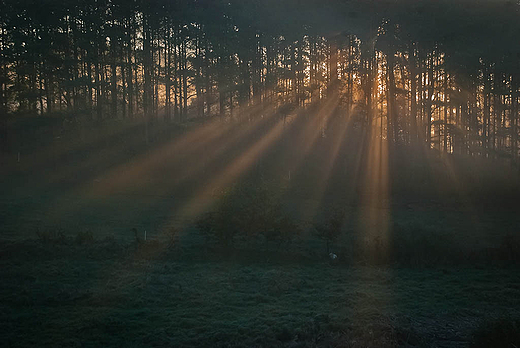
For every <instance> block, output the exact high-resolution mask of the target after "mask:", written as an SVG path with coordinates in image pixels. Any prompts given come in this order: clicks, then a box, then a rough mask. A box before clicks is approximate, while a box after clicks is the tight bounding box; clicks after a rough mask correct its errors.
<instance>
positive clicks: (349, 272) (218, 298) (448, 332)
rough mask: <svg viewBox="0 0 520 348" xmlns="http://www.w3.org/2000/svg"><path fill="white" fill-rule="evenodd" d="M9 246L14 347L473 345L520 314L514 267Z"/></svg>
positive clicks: (148, 247)
mask: <svg viewBox="0 0 520 348" xmlns="http://www.w3.org/2000/svg"><path fill="white" fill-rule="evenodd" d="M0 256H1V258H0V278H1V279H2V283H1V284H2V285H1V286H0V303H1V306H0V325H1V327H2V330H1V331H2V333H1V334H0V335H1V337H0V340H1V342H2V345H3V346H6V347H29V346H34V347H50V346H53V347H58V346H59V347H97V346H104V347H120V346H131V347H132V346H135V347H142V346H148V347H149V346H157V347H161V346H162V347H164V346H170V347H331V346H332V347H396V346H419V347H465V346H468V345H469V344H470V342H471V340H472V338H473V332H474V331H475V330H476V329H477V328H478V327H479V325H481V324H482V323H486V322H488V321H492V320H495V319H497V318H515V317H518V315H519V314H520V313H519V309H520V272H518V271H517V270H511V269H493V268H486V269H474V268H450V269H441V268H412V269H411V268H392V267H384V268H377V267H363V266H357V267H342V266H338V265H336V266H334V265H330V264H328V263H326V262H325V263H303V262H283V263H279V262H268V263H259V262H253V263H248V262H240V261H237V260H234V261H230V260H226V259H221V257H219V256H218V255H215V256H214V257H212V256H208V255H205V256H203V257H201V256H200V255H196V254H193V255H192V254H182V252H181V251H179V250H177V249H175V248H173V249H170V248H167V249H164V248H161V247H159V246H158V245H156V244H154V243H148V244H141V245H139V246H138V245H135V244H128V245H121V244H117V243H115V242H114V241H110V240H108V241H100V242H94V243H92V244H87V245H82V246H78V245H76V244H75V243H69V244H66V245H64V244H53V243H50V244H42V243H40V242H24V243H2V245H1V249H0ZM497 343H500V342H497ZM504 347H505V345H504ZM508 347H509V346H508Z"/></svg>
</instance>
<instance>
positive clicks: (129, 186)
mask: <svg viewBox="0 0 520 348" xmlns="http://www.w3.org/2000/svg"><path fill="white" fill-rule="evenodd" d="M136 127H137V128H136ZM115 128H116V129H118V130H119V129H120V128H121V127H120V125H119V124H117V125H115ZM211 131H212V129H209V130H207V133H208V134H211ZM121 132H122V133H124V132H123V130H121ZM172 132H173V133H175V132H177V133H180V135H175V134H174V135H171V134H168V135H167V136H166V137H165V138H164V139H163V140H160V141H159V140H157V142H156V143H155V144H154V143H152V144H150V145H148V143H147V142H145V141H144V139H143V137H142V134H141V131H140V128H139V127H138V126H135V127H134V126H128V130H127V133H128V134H126V135H125V134H123V135H121V137H122V138H121V137H115V139H114V135H113V133H114V132H113V131H110V132H108V135H106V134H104V133H103V132H102V131H101V130H98V129H93V130H92V133H90V135H88V136H85V138H81V137H79V136H78V137H74V136H71V137H70V138H71V139H69V140H64V139H61V140H59V141H56V142H54V143H52V144H51V145H48V146H44V147H42V149H36V150H35V149H33V150H32V152H31V151H26V152H22V154H21V156H20V158H18V154H17V151H16V149H14V150H13V149H11V150H12V151H10V152H6V153H3V154H2V155H1V160H2V163H3V164H5V165H4V166H2V167H1V168H0V179H1V181H0V182H1V184H0V189H1V192H2V194H1V195H0V279H1V281H0V327H1V328H2V329H1V330H0V342H1V344H0V345H2V346H7V347H22V346H23V347H27V346H35V347H36V346H37V347H46V346H53V347H56V346H60V347H66V346H70V347H88V346H92V347H99V346H104V347H120V346H136V347H142V346H161V347H164V346H172V347H190V346H191V347H201V346H202V347H204V346H207V347H215V346H217V347H218V346H221V347H395V346H405V347H406V346H415V347H466V346H469V345H470V344H471V341H472V339H473V337H474V332H475V330H477V329H478V328H479V327H482V326H484V327H486V326H487V325H488V324H487V323H490V322H493V321H494V320H496V319H503V320H506V321H507V320H510V319H511V320H514V319H517V318H519V317H520V313H519V312H520V272H519V270H518V264H519V261H520V258H519V255H520V253H519V250H520V243H519V239H518V226H519V224H520V214H518V213H517V211H518V203H517V202H516V201H517V197H516V198H514V197H513V200H511V199H510V198H511V197H509V199H510V200H505V199H502V198H503V197H502V196H498V195H495V196H486V198H485V199H482V198H478V199H474V197H464V195H463V194H461V192H462V191H461V192H451V193H449V194H447V195H446V194H445V195H444V196H437V197H435V198H432V197H431V196H429V195H426V194H424V192H426V193H427V191H424V192H422V191H421V192H419V194H417V195H415V196H410V195H405V194H402V195H399V194H398V193H395V192H394V194H393V196H392V197H387V198H388V199H385V200H382V199H379V197H376V199H374V200H373V201H368V202H367V201H364V198H363V197H361V198H359V197H358V199H357V200H355V199H354V200H353V199H351V198H352V196H357V193H356V190H355V187H354V186H352V185H351V186H349V182H348V180H345V178H344V177H343V175H351V174H349V173H352V172H355V171H354V170H350V169H349V171H345V170H344V168H342V167H341V168H340V167H338V168H336V169H337V170H336V169H335V171H331V173H332V174H330V173H329V174H330V175H329V178H326V179H323V178H322V177H321V176H320V175H321V174H324V172H323V171H322V170H321V171H320V169H323V166H321V165H319V161H318V162H316V163H318V164H315V165H314V164H313V159H312V158H311V159H310V160H306V161H304V162H303V163H304V164H301V166H306V167H304V168H303V169H300V170H299V172H298V173H299V174H298V173H297V172H296V171H295V170H293V171H291V172H289V173H291V175H289V176H287V175H286V172H283V173H282V175H278V174H279V173H278V172H277V170H278V168H280V166H279V162H277V161H278V160H279V161H282V163H286V162H287V161H288V160H287V159H286V158H284V157H283V156H281V157H280V158H276V159H275V160H273V162H272V163H273V164H272V168H271V169H272V173H275V174H276V175H275V174H273V176H272V177H273V178H275V179H273V181H276V180H278V183H279V184H280V185H279V186H278V187H281V189H282V190H283V192H285V193H286V194H285V193H284V195H283V196H282V197H281V204H282V206H283V207H284V209H285V212H286V213H287V214H288V216H291V217H293V218H295V219H296V220H297V221H298V222H299V223H300V224H302V225H304V226H303V227H302V231H301V234H300V235H298V238H296V239H295V240H294V241H293V242H292V244H290V245H289V244H287V245H285V244H284V245H281V244H280V243H276V242H272V243H271V245H267V244H266V243H264V242H262V241H261V239H260V240H259V241H258V240H254V241H253V242H250V241H248V240H245V241H242V242H241V243H242V244H240V241H237V243H236V244H235V245H231V246H228V249H225V250H222V249H219V247H218V246H217V245H213V244H210V243H208V241H207V240H206V239H205V238H203V236H201V235H200V231H197V229H196V227H195V226H196V224H194V219H195V218H196V217H197V214H198V213H202V212H203V211H204V210H205V209H212V204H214V203H215V202H216V201H218V199H219V197H220V196H221V195H222V194H223V192H224V190H225V189H227V188H228V187H230V186H232V185H233V184H234V181H238V179H239V178H241V177H247V175H249V174H250V173H247V171H244V172H240V170H238V169H240V166H238V167H237V163H238V164H240V163H244V161H245V163H247V164H248V165H249V166H250V167H251V168H249V169H252V171H253V172H254V173H253V174H251V175H250V176H249V177H250V178H251V177H256V178H257V177H260V180H259V181H260V182H265V179H264V173H269V163H270V162H269V160H268V159H269V158H267V159H263V160H261V161H260V160H259V161H258V162H259V163H254V162H251V163H250V162H248V159H247V158H243V157H242V156H241V152H240V150H241V149H242V147H244V148H248V146H246V145H247V144H245V145H244V144H242V145H243V146H242V145H241V143H240V142H238V143H237V144H233V146H229V151H230V154H227V155H223V156H220V157H219V156H217V155H219V154H222V153H224V154H225V153H226V151H227V150H226V151H225V149H221V148H220V147H218V146H215V147H214V148H211V149H212V150H213V151H215V153H214V156H215V158H209V159H208V158H205V157H204V156H203V155H204V154H205V153H207V151H208V148H210V145H211V144H210V145H207V147H203V146H202V147H201V146H199V147H198V148H196V149H193V151H192V152H190V150H192V148H194V146H188V145H190V144H188V143H189V142H190V141H192V140H193V139H192V138H193V137H192V135H193V134H195V135H197V134H198V133H197V132H198V131H197V129H195V130H193V131H192V132H186V131H185V130H182V129H181V130H178V129H177V128H175V129H174V130H173V131H172ZM208 134H206V133H204V136H208ZM245 134H246V135H248V134H247V133H245ZM241 136H244V134H242V133H241V131H240V132H239V133H238V135H237V136H236V137H235V138H237V139H238V140H240V138H241ZM158 137H159V138H160V134H159V135H158ZM223 137H224V138H225V137H226V136H223ZM244 137H245V136H244ZM13 138H16V137H14V136H13ZM246 138H247V137H246ZM233 139H234V138H233ZM260 139H261V137H260ZM196 140H200V139H198V138H197V139H196ZM238 140H237V141H238ZM240 141H242V140H240ZM284 141H285V140H284ZM187 142H188V143H187ZM286 142H287V143H291V141H289V140H287V141H286ZM253 143H254V141H253ZM317 146H318V147H319V146H325V147H324V148H323V149H322V148H317V150H316V158H318V159H319V157H320V156H319V155H320V153H328V152H327V151H326V150H327V148H326V146H327V145H326V144H321V145H319V144H318V145H317ZM35 147H36V146H35ZM346 147H347V148H348V146H346ZM252 148H253V149H256V148H255V146H254V145H252ZM237 151H238V152H237ZM322 151H325V152H322ZM273 152H274V153H275V154H277V153H278V152H279V151H273ZM288 153H291V152H290V151H289V152H288ZM348 156H349V153H348V152H346V153H345V155H344V157H345V158H348ZM221 157H223V158H221ZM289 157H290V156H289ZM289 159H290V158H289ZM314 160H316V159H314ZM204 161H206V162H204ZM289 162H290V161H289ZM307 163H310V164H309V165H307ZM287 165H288V166H289V167H290V165H291V163H288V164H287ZM298 165H300V164H298ZM296 167H297V165H294V166H293V168H296ZM229 168H231V169H233V170H230V169H229ZM237 168H238V169H237ZM273 168H274V169H273ZM346 168H347V169H348V168H350V167H348V166H347V167H346ZM345 173H346V174H345ZM221 174H225V175H221ZM239 174H240V175H239ZM246 174H247V175H246ZM325 174H327V173H325ZM255 175H256V176H255ZM313 175H314V176H313ZM352 175H353V174H352ZM325 177H326V176H325ZM229 178H232V179H233V180H231V181H230V180H228V179H229ZM280 178H281V179H280ZM349 178H350V179H352V178H353V176H351V177H349ZM463 178H464V179H466V177H465V176H463ZM468 181H470V180H468ZM257 182H258V181H257ZM257 182H255V183H257ZM345 182H347V183H346V184H345ZM475 182H476V180H475ZM432 185H433V184H432ZM465 185H469V184H467V183H466V184H465ZM460 187H463V185H461V186H459V188H460ZM338 188H339V189H338ZM352 188H353V189H352ZM343 189H345V190H347V189H352V190H351V191H349V192H350V193H351V197H343V193H344V191H342V190H343ZM345 192H346V191H345ZM493 192H495V191H493ZM483 197H484V196H483ZM252 201H253V202H255V200H254V197H253V200H252ZM257 203H258V202H256V203H254V204H257ZM337 207H341V211H342V214H343V218H344V225H343V231H342V235H341V238H339V239H338V240H336V241H334V243H332V247H333V249H334V250H333V251H334V252H335V253H336V254H338V256H339V262H337V263H334V264H331V263H330V262H329V260H327V254H328V253H327V252H326V250H325V249H326V248H325V245H326V243H325V241H323V240H320V239H319V238H317V237H316V235H315V234H314V233H313V232H312V223H313V222H316V221H318V222H319V219H324V218H326V217H327V214H328V213H329V211H330V210H332V209H336V208H337ZM374 217H378V218H377V219H375V220H374ZM313 220H315V221H313ZM371 224H373V225H371ZM382 226H383V227H385V230H384V231H379V233H381V232H386V233H387V235H386V236H387V237H388V240H390V242H391V243H388V244H386V247H387V248H388V249H389V250H391V251H392V252H391V253H389V254H388V255H389V256H388V258H387V259H385V260H378V259H370V258H366V257H364V256H363V254H362V253H360V254H359V255H357V256H359V257H357V256H356V257H353V256H352V255H353V254H355V253H356V251H359V250H357V248H360V247H363V245H365V244H366V245H370V243H372V244H373V243H374V241H376V242H377V241H378V239H377V238H379V237H378V236H375V237H374V236H370V235H367V234H366V231H374V229H375V228H381V227H382ZM144 231H146V233H147V241H146V242H145V241H143V239H144ZM136 236H137V238H136ZM383 236H385V235H383ZM255 243H256V244H255ZM363 243H365V244H363ZM367 243H368V244H367ZM376 244H377V243H376ZM360 255H361V256H360ZM517 332H520V330H518V331H517ZM511 342H513V341H511ZM511 342H509V341H507V343H505V346H507V347H510V343H511ZM515 342H516V341H515ZM511 344H513V343H511ZM514 344H516V343H514Z"/></svg>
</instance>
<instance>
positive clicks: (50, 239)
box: [36, 228, 68, 244]
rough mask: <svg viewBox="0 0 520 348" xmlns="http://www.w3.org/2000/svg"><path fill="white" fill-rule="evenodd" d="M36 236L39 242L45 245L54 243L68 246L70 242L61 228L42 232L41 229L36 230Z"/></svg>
mask: <svg viewBox="0 0 520 348" xmlns="http://www.w3.org/2000/svg"><path fill="white" fill-rule="evenodd" d="M36 236H37V237H38V240H39V241H40V242H43V243H53V244H67V243H68V240H67V237H66V236H65V234H64V233H63V230H62V229H61V228H58V229H47V230H41V229H40V228H37V229H36Z"/></svg>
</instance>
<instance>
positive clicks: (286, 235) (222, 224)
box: [196, 186, 299, 248]
mask: <svg viewBox="0 0 520 348" xmlns="http://www.w3.org/2000/svg"><path fill="white" fill-rule="evenodd" d="M196 226H197V228H198V230H199V231H200V232H201V233H202V234H203V235H204V236H205V237H206V241H207V242H208V243H212V242H216V243H217V244H219V245H220V246H221V247H226V248H227V247H230V246H233V244H234V240H235V239H236V237H238V236H241V237H243V240H244V241H245V242H247V243H251V242H255V241H257V240H258V239H260V240H262V241H263V242H264V243H265V245H266V246H267V248H269V244H270V243H272V242H275V241H276V242H279V244H278V245H280V246H286V247H288V246H289V245H290V243H291V242H292V240H293V239H294V237H295V236H296V235H297V234H298V233H299V226H298V225H297V224H296V223H295V221H294V220H293V219H292V218H291V217H289V216H288V215H287V214H285V213H284V211H283V207H282V205H281V204H280V202H279V199H278V197H277V195H276V192H274V191H272V190H269V189H268V188H267V187H266V186H260V187H258V186H235V187H232V188H230V189H229V190H228V191H226V192H224V193H223V195H222V196H221V197H220V199H219V201H218V203H217V205H216V208H215V209H214V210H213V211H211V212H208V213H205V214H204V215H202V216H201V217H200V218H199V219H198V220H197V221H196Z"/></svg>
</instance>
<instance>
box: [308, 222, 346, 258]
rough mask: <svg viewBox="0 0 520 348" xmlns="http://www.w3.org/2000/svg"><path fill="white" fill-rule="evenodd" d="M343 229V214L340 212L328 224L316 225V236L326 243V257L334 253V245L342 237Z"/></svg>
mask: <svg viewBox="0 0 520 348" xmlns="http://www.w3.org/2000/svg"><path fill="white" fill-rule="evenodd" d="M342 227H343V214H341V213H340V212H335V213H333V214H332V216H331V217H330V218H329V220H328V221H327V222H326V223H321V224H315V225H314V230H315V234H316V236H317V237H318V238H320V239H322V240H324V241H325V242H326V246H327V254H326V255H329V253H331V252H332V245H333V243H334V242H335V241H336V240H337V239H338V238H339V237H340V235H341V230H342Z"/></svg>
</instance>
